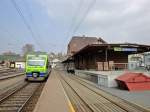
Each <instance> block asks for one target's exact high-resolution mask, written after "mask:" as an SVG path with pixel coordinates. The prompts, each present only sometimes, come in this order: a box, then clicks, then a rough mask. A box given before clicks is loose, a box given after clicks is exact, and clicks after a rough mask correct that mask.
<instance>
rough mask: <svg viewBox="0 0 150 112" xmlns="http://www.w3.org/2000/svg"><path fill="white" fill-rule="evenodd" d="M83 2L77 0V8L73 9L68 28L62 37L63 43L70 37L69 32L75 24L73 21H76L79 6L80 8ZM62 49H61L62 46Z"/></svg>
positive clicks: (79, 10)
mask: <svg viewBox="0 0 150 112" xmlns="http://www.w3.org/2000/svg"><path fill="white" fill-rule="evenodd" d="M83 3H84V0H80V1H79V3H78V5H77V8H76V11H75V13H74V15H73V16H72V18H71V22H70V25H69V29H68V31H67V33H66V37H65V38H64V41H63V43H65V41H66V40H68V39H69V38H70V32H71V31H72V29H73V27H74V26H75V23H76V22H77V19H78V15H79V13H80V12H81V8H82V5H83ZM62 51H63V48H62Z"/></svg>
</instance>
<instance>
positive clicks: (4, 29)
mask: <svg viewBox="0 0 150 112" xmlns="http://www.w3.org/2000/svg"><path fill="white" fill-rule="evenodd" d="M12 1H15V2H16V4H17V7H19V10H20V11H21V12H22V15H23V17H24V18H25V21H26V23H27V24H28V25H29V27H30V28H31V30H32V31H29V30H28V29H27V26H26V25H25V24H24V22H23V18H22V17H20V15H19V14H18V12H17V10H16V9H15V7H14V5H13V3H12ZM149 6H150V0H1V3H0V53H2V52H4V51H9V50H11V51H15V52H17V53H21V48H22V46H23V45H24V44H26V43H31V44H34V46H35V49H36V50H43V51H48V52H51V51H52V52H61V51H63V52H65V51H66V46H67V43H68V41H69V40H70V39H71V38H72V36H73V35H79V36H82V35H86V36H94V37H102V38H103V39H104V40H105V41H107V42H113V43H118V42H132V43H140V44H150V36H149V35H150V8H149ZM31 32H33V34H34V36H33V37H32V34H31Z"/></svg>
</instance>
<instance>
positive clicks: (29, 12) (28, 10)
mask: <svg viewBox="0 0 150 112" xmlns="http://www.w3.org/2000/svg"><path fill="white" fill-rule="evenodd" d="M22 2H23V3H24V6H25V8H26V11H27V14H28V17H29V19H30V21H31V22H30V24H31V26H33V27H36V28H34V31H35V32H36V36H37V37H38V39H40V38H42V37H41V35H40V33H39V31H38V29H37V25H36V24H34V21H33V14H32V12H31V10H30V7H29V5H28V3H27V1H25V0H23V1H22ZM41 47H42V48H43V46H41ZM43 49H44V48H43ZM44 50H45V49H44Z"/></svg>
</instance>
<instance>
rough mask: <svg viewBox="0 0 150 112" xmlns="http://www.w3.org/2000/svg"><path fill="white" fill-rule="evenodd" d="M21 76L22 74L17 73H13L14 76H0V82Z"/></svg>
mask: <svg viewBox="0 0 150 112" xmlns="http://www.w3.org/2000/svg"><path fill="white" fill-rule="evenodd" d="M21 75H24V73H22V72H18V73H14V74H7V75H4V76H0V81H2V80H7V79H10V78H14V77H17V76H21Z"/></svg>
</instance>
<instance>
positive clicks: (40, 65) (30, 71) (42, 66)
mask: <svg viewBox="0 0 150 112" xmlns="http://www.w3.org/2000/svg"><path fill="white" fill-rule="evenodd" d="M25 74H26V80H28V81H44V80H46V79H47V78H48V76H49V74H50V67H49V61H48V55H47V54H46V53H32V54H28V55H27V56H26V69H25Z"/></svg>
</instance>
